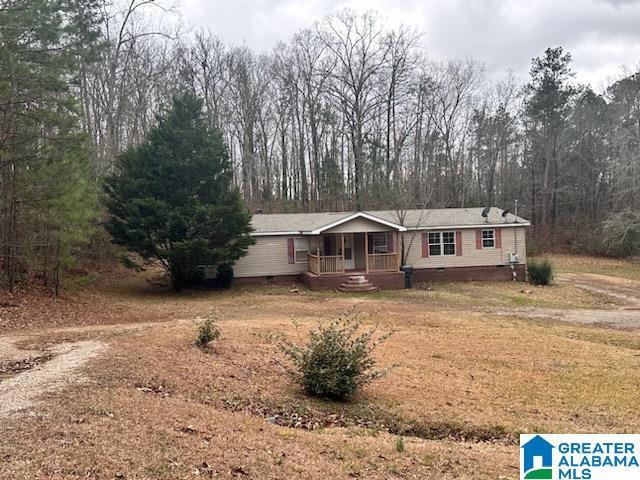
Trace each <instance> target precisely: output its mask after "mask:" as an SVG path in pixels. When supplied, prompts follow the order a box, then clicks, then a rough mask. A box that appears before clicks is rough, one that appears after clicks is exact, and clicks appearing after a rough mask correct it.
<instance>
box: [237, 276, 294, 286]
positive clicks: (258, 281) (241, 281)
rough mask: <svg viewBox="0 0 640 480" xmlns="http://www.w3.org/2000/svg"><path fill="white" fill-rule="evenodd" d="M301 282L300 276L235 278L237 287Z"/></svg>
mask: <svg viewBox="0 0 640 480" xmlns="http://www.w3.org/2000/svg"><path fill="white" fill-rule="evenodd" d="M299 281H300V275H268V276H262V277H234V279H233V283H234V284H235V285H268V284H277V285H283V284H288V283H297V282H299Z"/></svg>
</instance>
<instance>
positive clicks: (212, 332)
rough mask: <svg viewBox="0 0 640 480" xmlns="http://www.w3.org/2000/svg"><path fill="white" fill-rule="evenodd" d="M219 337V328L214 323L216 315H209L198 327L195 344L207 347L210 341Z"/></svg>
mask: <svg viewBox="0 0 640 480" xmlns="http://www.w3.org/2000/svg"><path fill="white" fill-rule="evenodd" d="M218 338H220V328H218V325H217V323H216V317H214V316H209V317H208V318H207V319H206V320H205V321H204V323H203V324H202V325H200V328H199V329H198V337H197V338H196V345H197V346H198V347H200V348H207V347H208V346H209V344H210V343H211V342H213V341H214V340H217V339H218Z"/></svg>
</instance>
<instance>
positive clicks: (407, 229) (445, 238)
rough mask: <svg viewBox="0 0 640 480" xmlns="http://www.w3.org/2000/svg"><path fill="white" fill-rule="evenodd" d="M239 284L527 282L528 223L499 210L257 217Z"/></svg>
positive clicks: (401, 285) (318, 285)
mask: <svg viewBox="0 0 640 480" xmlns="http://www.w3.org/2000/svg"><path fill="white" fill-rule="evenodd" d="M251 223H252V226H253V228H254V231H253V233H252V235H253V236H254V237H255V239H256V243H255V245H252V246H251V247H249V251H248V254H247V255H246V256H245V257H243V258H241V259H240V260H239V261H238V262H237V263H236V264H235V266H234V270H235V278H236V282H237V283H260V282H277V281H283V280H285V281H287V280H293V281H300V282H302V283H303V284H305V285H306V286H308V287H309V288H312V289H325V288H328V289H332V288H337V287H340V285H342V284H343V283H344V282H346V281H347V279H348V278H349V277H352V276H354V275H362V276H363V277H364V278H365V279H366V280H367V281H368V282H370V283H371V284H372V285H374V286H375V287H377V288H382V289H398V288H404V286H405V273H404V271H405V270H407V268H406V267H412V268H410V270H412V275H411V276H412V282H413V283H414V284H415V283H421V282H431V281H443V280H444V281H455V280H512V279H516V280H524V279H525V275H526V272H525V265H526V258H525V257H526V248H525V241H526V239H525V231H526V227H527V226H529V225H530V222H529V221H527V220H526V219H524V218H522V217H518V216H516V215H513V214H511V213H509V212H508V211H504V210H502V209H499V208H495V207H492V208H484V209H483V208H445V209H421V210H403V211H393V210H384V211H367V212H325V213H291V214H288V213H286V214H285V213H282V214H258V215H253V217H252V221H251Z"/></svg>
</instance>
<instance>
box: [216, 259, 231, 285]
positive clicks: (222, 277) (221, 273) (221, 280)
mask: <svg viewBox="0 0 640 480" xmlns="http://www.w3.org/2000/svg"><path fill="white" fill-rule="evenodd" d="M216 280H217V281H218V285H220V286H221V287H222V288H229V287H231V284H232V283H233V267H232V266H231V265H229V264H228V263H221V264H220V265H218V273H217V275H216Z"/></svg>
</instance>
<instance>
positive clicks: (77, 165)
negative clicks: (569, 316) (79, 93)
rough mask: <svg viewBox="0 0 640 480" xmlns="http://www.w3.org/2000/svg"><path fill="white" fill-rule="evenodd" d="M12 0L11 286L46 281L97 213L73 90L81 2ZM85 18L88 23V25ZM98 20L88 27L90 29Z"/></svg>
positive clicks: (5, 80)
mask: <svg viewBox="0 0 640 480" xmlns="http://www.w3.org/2000/svg"><path fill="white" fill-rule="evenodd" d="M80 3H81V2H77V1H69V0H13V1H8V2H4V3H3V6H2V8H0V231H1V233H2V236H1V237H0V244H1V246H2V261H0V268H2V271H3V273H4V276H5V278H6V283H7V285H8V287H9V289H10V290H12V289H13V287H14V284H15V283H16V281H17V280H19V276H20V275H21V274H25V273H30V272H34V271H38V272H42V274H43V277H44V281H45V284H46V283H48V279H49V273H50V271H54V272H55V279H56V280H55V287H56V292H57V287H58V280H59V272H60V268H61V267H63V266H64V265H65V264H69V263H70V261H71V255H72V252H73V250H74V248H75V247H76V246H77V245H78V244H79V243H81V242H82V241H84V240H86V238H87V237H88V235H89V233H90V230H91V228H90V227H91V225H90V220H91V218H92V217H93V215H94V207H95V201H94V200H93V199H94V198H95V194H94V188H93V183H92V181H91V178H90V173H91V172H90V168H89V165H90V163H89V152H88V149H87V142H86V137H85V136H84V135H83V134H80V133H79V128H78V124H79V115H78V110H77V104H76V102H75V99H74V97H73V92H72V84H73V83H74V78H76V76H77V71H76V66H75V62H74V55H75V53H74V52H77V51H78V50H77V48H75V46H77V45H80V44H84V45H89V44H90V43H91V42H92V41H93V40H95V38H96V36H95V31H92V30H91V28H92V27H91V26H90V24H91V22H90V21H89V20H88V19H89V17H91V16H92V15H94V14H95V12H94V10H92V9H87V8H86V5H85V6H83V9H84V10H83V12H84V13H83V15H84V17H83V18H84V19H85V20H83V22H82V24H80V23H78V16H77V14H76V13H77V10H76V8H77V7H78V5H80ZM87 22H89V23H87ZM94 24H95V23H94Z"/></svg>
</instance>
